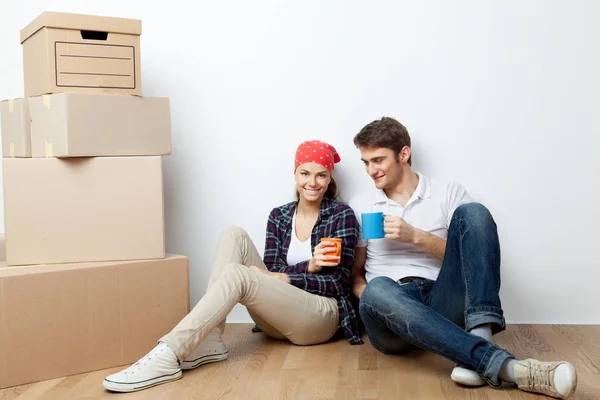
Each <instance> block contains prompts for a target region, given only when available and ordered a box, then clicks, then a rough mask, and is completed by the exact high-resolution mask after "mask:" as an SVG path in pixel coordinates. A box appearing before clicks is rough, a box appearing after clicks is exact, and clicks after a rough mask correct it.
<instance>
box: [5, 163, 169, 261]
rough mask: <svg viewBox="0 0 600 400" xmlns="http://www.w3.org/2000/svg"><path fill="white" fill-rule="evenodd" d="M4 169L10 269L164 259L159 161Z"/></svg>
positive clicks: (7, 166)
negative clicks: (12, 266) (22, 266)
mask: <svg viewBox="0 0 600 400" xmlns="http://www.w3.org/2000/svg"><path fill="white" fill-rule="evenodd" d="M2 162H3V164H2V169H3V171H2V173H3V186H4V191H3V196H4V229H5V233H6V262H7V264H8V265H27V264H52V263H69V262H94V261H115V260H117V261H118V260H135V259H156V258H163V257H164V256H165V232H164V230H165V225H164V201H163V168H162V157H160V156H144V157H89V158H88V157H83V158H68V159H60V158H3V159H2Z"/></svg>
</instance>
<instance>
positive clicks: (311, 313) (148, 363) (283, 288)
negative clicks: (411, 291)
mask: <svg viewBox="0 0 600 400" xmlns="http://www.w3.org/2000/svg"><path fill="white" fill-rule="evenodd" d="M241 242H242V246H237V245H236V246H234V247H233V248H234V250H235V249H240V248H241V249H242V250H241V251H240V253H239V254H242V255H245V254H246V253H247V248H244V246H243V244H248V243H245V242H246V241H245V240H241ZM219 253H221V251H219ZM217 268H221V270H218V271H215V273H214V275H215V276H214V279H212V282H211V285H210V288H209V289H208V291H207V292H206V294H205V295H204V297H203V298H202V299H201V300H200V301H199V302H198V304H197V305H196V306H195V307H194V308H193V310H192V311H191V312H190V313H189V314H188V315H187V316H186V317H185V318H184V319H183V320H182V321H181V322H180V323H179V324H178V325H177V326H176V327H175V328H174V329H173V330H172V331H171V333H169V334H168V335H166V336H165V337H163V338H162V339H161V340H160V342H161V343H160V344H159V345H158V346H157V347H156V348H155V349H154V350H153V351H152V352H150V353H149V354H148V355H147V356H146V357H144V358H142V359H141V360H139V361H138V362H137V363H135V364H134V365H133V366H131V367H130V368H127V369H126V370H124V371H121V372H119V373H117V374H113V375H111V376H109V377H107V378H106V379H105V381H104V386H105V387H106V388H107V389H110V390H114V391H134V390H140V389H144V388H146V387H150V386H153V385H157V384H161V383H165V382H167V381H170V380H173V379H178V378H179V377H181V369H180V367H179V362H178V360H185V358H186V356H187V355H189V354H190V353H191V352H192V351H193V350H194V349H195V348H197V347H198V345H200V343H202V341H203V340H204V339H205V338H206V337H207V336H208V335H209V334H211V332H213V330H215V329H218V327H219V326H222V325H223V323H224V321H225V318H226V317H227V315H228V314H229V312H230V311H231V310H232V309H233V307H234V306H235V305H236V304H238V303H240V304H243V305H245V306H246V307H247V308H248V309H249V310H251V311H252V312H253V313H255V314H256V315H258V316H259V317H260V318H262V319H263V320H264V321H265V322H267V323H268V324H269V325H271V326H272V327H274V328H275V329H276V330H277V331H279V332H281V333H282V334H283V335H285V337H287V338H288V339H289V340H290V341H292V342H293V343H296V344H313V343H320V342H324V341H326V340H328V339H330V338H331V337H332V336H333V335H334V334H335V332H336V331H337V329H338V326H339V317H338V311H337V302H336V301H335V300H334V299H329V298H325V297H320V296H316V295H312V294H310V293H308V292H305V291H303V290H301V289H298V288H296V287H294V286H292V285H290V284H288V283H285V282H283V281H281V280H279V279H276V278H273V277H271V276H270V275H268V274H266V273H263V272H259V271H256V270H252V269H250V268H248V267H247V266H245V265H242V264H226V265H225V266H223V267H217Z"/></svg>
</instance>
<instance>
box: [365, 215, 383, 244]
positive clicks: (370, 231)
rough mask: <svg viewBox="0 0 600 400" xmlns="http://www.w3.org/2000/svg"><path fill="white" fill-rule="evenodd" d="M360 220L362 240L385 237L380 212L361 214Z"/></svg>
mask: <svg viewBox="0 0 600 400" xmlns="http://www.w3.org/2000/svg"><path fill="white" fill-rule="evenodd" d="M361 219H362V236H363V239H383V238H384V237H385V232H384V231H383V219H384V216H383V213H382V212H373V213H362V214H361Z"/></svg>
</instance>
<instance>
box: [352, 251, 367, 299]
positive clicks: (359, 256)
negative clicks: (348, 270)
mask: <svg viewBox="0 0 600 400" xmlns="http://www.w3.org/2000/svg"><path fill="white" fill-rule="evenodd" d="M366 261H367V248H366V247H357V248H356V251H355V253H354V266H353V268H352V294H354V296H356V298H357V299H360V297H361V296H362V294H363V292H364V291H365V288H366V287H367V279H366V278H365V262H366Z"/></svg>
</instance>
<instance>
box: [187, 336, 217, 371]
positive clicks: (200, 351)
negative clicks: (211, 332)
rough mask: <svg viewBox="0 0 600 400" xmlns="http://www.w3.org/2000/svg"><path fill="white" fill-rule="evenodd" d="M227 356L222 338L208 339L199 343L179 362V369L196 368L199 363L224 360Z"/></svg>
mask: <svg viewBox="0 0 600 400" xmlns="http://www.w3.org/2000/svg"><path fill="white" fill-rule="evenodd" d="M227 357H228V352H227V347H225V343H223V341H222V340H220V339H219V340H213V339H212V338H211V337H209V338H208V340H205V341H204V342H202V343H200V345H199V346H198V347H196V348H195V349H194V351H193V352H192V353H191V354H190V355H188V356H187V357H186V358H185V360H184V361H183V362H182V363H181V369H183V370H189V369H194V368H198V367H199V366H201V365H205V364H210V363H214V362H218V361H224V360H226V359H227Z"/></svg>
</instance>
